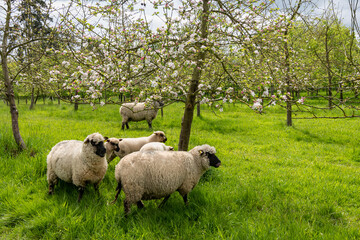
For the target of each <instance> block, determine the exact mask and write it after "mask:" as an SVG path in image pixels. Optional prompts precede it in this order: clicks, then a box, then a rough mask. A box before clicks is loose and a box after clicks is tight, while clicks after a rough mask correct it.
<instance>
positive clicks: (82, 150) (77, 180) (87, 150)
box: [47, 133, 108, 201]
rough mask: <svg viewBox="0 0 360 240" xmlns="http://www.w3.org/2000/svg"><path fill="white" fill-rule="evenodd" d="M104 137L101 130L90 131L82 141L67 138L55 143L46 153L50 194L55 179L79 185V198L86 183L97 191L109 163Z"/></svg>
mask: <svg viewBox="0 0 360 240" xmlns="http://www.w3.org/2000/svg"><path fill="white" fill-rule="evenodd" d="M104 141H105V138H104V137H103V136H102V135H101V134H99V133H93V134H91V135H89V136H87V137H86V139H85V140H84V141H83V142H82V141H78V140H66V141H62V142H59V143H58V144H56V145H55V146H54V147H53V148H52V149H51V151H50V153H49V154H48V156H47V180H48V183H49V194H52V193H53V191H54V186H55V184H56V183H57V181H58V179H61V180H63V181H65V182H69V183H73V184H74V185H75V186H77V187H78V191H79V197H78V201H80V200H81V198H82V195H83V193H84V189H85V186H86V184H87V183H91V184H94V187H95V190H96V191H98V187H99V183H100V182H101V181H102V179H103V178H104V176H105V173H106V170H107V166H108V164H107V161H106V157H105V154H106V149H105V146H104Z"/></svg>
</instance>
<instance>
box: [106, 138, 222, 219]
mask: <svg viewBox="0 0 360 240" xmlns="http://www.w3.org/2000/svg"><path fill="white" fill-rule="evenodd" d="M215 153H216V150H215V148H214V147H211V146H209V145H207V144H205V145H201V146H197V147H194V148H193V149H191V150H190V151H189V152H185V151H145V152H134V153H131V154H129V155H127V156H125V157H124V158H123V159H122V160H121V161H120V162H119V163H118V164H117V165H116V167H115V179H116V181H117V182H118V186H117V189H116V190H117V193H116V196H115V200H114V201H113V203H114V202H115V201H116V200H117V198H118V196H119V193H120V191H121V189H122V188H123V189H124V192H125V200H124V208H125V213H126V214H128V213H129V212H130V207H131V205H132V204H134V203H137V206H138V207H139V208H142V207H143V206H144V205H143V203H142V201H141V200H150V199H160V198H164V200H163V201H162V203H161V204H160V206H162V205H164V203H165V202H166V201H167V200H168V199H169V197H170V195H171V194H172V193H173V192H175V191H178V192H179V193H180V195H181V196H182V197H183V200H184V202H185V204H187V203H188V199H187V196H188V193H189V192H190V191H191V190H192V189H193V188H194V187H195V186H196V184H197V183H198V182H199V179H200V177H201V176H202V175H203V174H204V173H205V172H206V171H207V170H208V169H209V168H210V166H213V167H216V168H217V167H219V166H220V164H221V162H220V160H219V159H218V157H217V156H216V155H215ZM160 206H159V207H160Z"/></svg>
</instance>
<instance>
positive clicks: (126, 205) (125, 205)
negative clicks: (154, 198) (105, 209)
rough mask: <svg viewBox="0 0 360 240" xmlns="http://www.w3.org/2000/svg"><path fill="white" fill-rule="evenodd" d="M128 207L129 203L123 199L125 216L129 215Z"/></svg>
mask: <svg viewBox="0 0 360 240" xmlns="http://www.w3.org/2000/svg"><path fill="white" fill-rule="evenodd" d="M130 207H131V203H130V202H129V201H128V200H126V199H125V200H124V210H125V216H127V215H129V213H130Z"/></svg>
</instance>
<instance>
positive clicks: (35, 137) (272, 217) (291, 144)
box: [0, 102, 360, 240]
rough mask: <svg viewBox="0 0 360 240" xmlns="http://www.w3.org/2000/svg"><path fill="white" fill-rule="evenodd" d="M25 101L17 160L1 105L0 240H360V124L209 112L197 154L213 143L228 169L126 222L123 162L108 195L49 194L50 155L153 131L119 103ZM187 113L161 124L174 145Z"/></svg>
mask: <svg viewBox="0 0 360 240" xmlns="http://www.w3.org/2000/svg"><path fill="white" fill-rule="evenodd" d="M28 107H29V105H26V104H25V102H20V104H19V105H18V108H19V123H20V131H21V134H22V137H23V138H24V141H25V142H26V144H27V146H28V149H27V150H25V151H23V152H19V151H18V150H17V147H16V145H15V142H14V140H13V136H12V130H11V120H10V113H9V108H8V106H6V104H4V103H3V102H1V103H0V159H1V160H0V239H267V240H268V239H360V169H359V168H360V147H359V136H360V128H359V120H358V119H337V120H334V119H332V120H331V119H316V120H294V126H293V127H287V126H286V119H285V118H286V114H285V112H284V110H283V109H280V108H278V107H273V108H271V109H269V110H268V112H267V113H266V114H262V115H260V114H257V113H254V112H253V111H252V110H251V109H249V108H248V107H246V106H243V105H238V104H229V105H226V106H225V107H224V111H223V112H222V113H219V112H216V114H215V113H214V112H213V111H212V110H211V109H210V108H208V107H206V106H202V109H201V116H200V117H195V118H194V122H193V126H192V135H191V141H190V147H189V148H190V149H191V148H192V147H194V146H196V145H201V144H205V143H206V144H209V145H212V146H214V147H215V148H216V150H217V156H218V157H219V159H220V160H221V161H222V165H221V166H220V167H219V168H217V169H215V168H212V169H211V170H209V171H208V172H207V173H205V175H203V177H202V178H201V180H200V182H199V184H198V185H197V186H196V187H195V188H194V190H193V191H192V192H191V193H190V194H189V205H188V206H185V205H184V203H183V200H182V198H181V196H180V195H179V194H178V193H174V194H173V195H172V196H171V197H170V199H169V201H168V202H167V203H166V204H165V206H164V207H163V208H161V209H158V208H157V205H158V204H159V203H160V202H161V200H153V201H145V202H144V204H145V208H144V209H141V210H138V209H137V208H136V206H133V207H132V213H131V214H130V216H129V217H128V218H125V216H124V208H123V204H122V200H123V199H124V193H123V192H122V193H121V195H120V197H119V200H118V201H117V203H116V204H114V205H109V202H111V201H112V200H113V199H114V196H115V188H116V181H115V179H114V169H115V165H116V164H117V162H118V161H119V159H118V158H117V159H115V160H114V161H113V162H111V163H110V165H109V168H108V172H107V174H106V176H105V178H104V180H103V182H102V183H101V184H100V196H97V195H96V193H95V191H94V189H93V187H92V186H88V187H87V188H86V190H85V193H84V197H83V199H82V201H81V202H80V203H78V202H77V201H76V200H77V196H78V194H77V189H76V188H75V187H74V186H73V185H71V184H68V183H64V182H60V183H59V184H58V185H57V186H56V187H55V192H54V195H52V196H49V195H48V194H47V190H48V186H47V181H46V156H47V154H48V153H49V151H50V149H51V147H52V146H54V145H55V144H56V143H57V142H59V141H62V140H66V139H77V140H84V139H85V137H86V136H87V135H89V134H90V133H93V132H100V133H101V134H102V135H104V136H108V137H140V136H148V135H150V134H151V133H152V130H149V129H148V127H147V123H146V122H139V123H132V122H131V123H130V129H129V130H125V131H123V130H121V118H120V115H119V112H118V109H119V106H118V105H105V106H103V107H99V108H98V109H96V110H94V111H93V110H92V108H91V107H90V106H88V105H80V107H79V110H78V111H74V110H73V106H72V105H69V104H65V103H61V104H60V105H58V104H57V103H55V102H54V103H52V102H46V103H45V104H43V103H42V102H40V103H38V104H37V105H36V106H35V109H34V110H32V111H30V110H28ZM182 114H183V105H181V104H173V105H170V106H168V107H166V108H165V109H164V116H163V117H161V116H160V113H159V115H158V117H157V119H155V120H154V121H153V128H154V129H153V130H162V131H164V132H165V133H166V135H167V137H168V141H167V143H166V144H167V145H170V146H174V147H175V149H177V143H178V140H179V134H180V124H181V117H182Z"/></svg>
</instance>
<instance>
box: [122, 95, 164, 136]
mask: <svg viewBox="0 0 360 240" xmlns="http://www.w3.org/2000/svg"><path fill="white" fill-rule="evenodd" d="M162 106H164V104H163V103H162V102H160V101H155V102H153V103H151V104H146V103H145V102H139V103H123V104H122V105H121V107H120V115H121V117H122V124H121V129H123V130H124V128H125V125H126V128H127V129H129V122H131V121H133V122H139V121H143V120H146V121H147V122H148V125H149V128H150V129H151V128H152V120H154V119H155V118H156V115H157V112H158V110H159V109H160V108H161V107H162Z"/></svg>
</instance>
